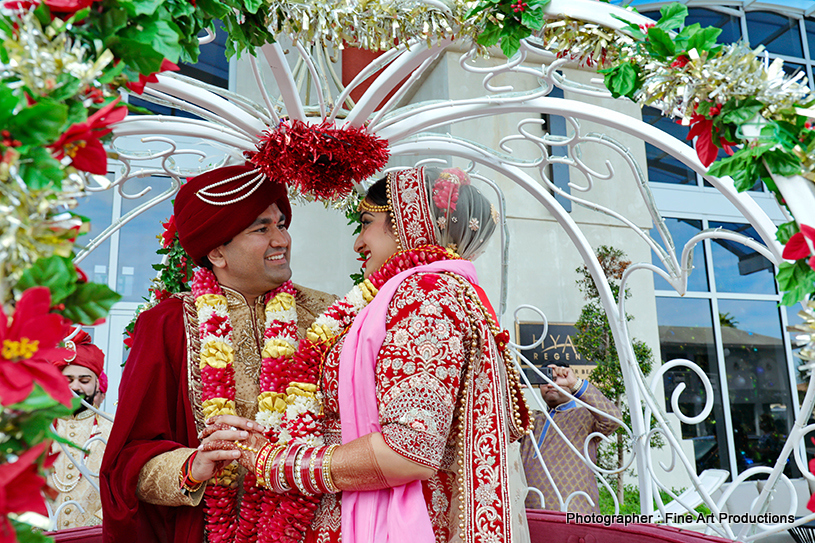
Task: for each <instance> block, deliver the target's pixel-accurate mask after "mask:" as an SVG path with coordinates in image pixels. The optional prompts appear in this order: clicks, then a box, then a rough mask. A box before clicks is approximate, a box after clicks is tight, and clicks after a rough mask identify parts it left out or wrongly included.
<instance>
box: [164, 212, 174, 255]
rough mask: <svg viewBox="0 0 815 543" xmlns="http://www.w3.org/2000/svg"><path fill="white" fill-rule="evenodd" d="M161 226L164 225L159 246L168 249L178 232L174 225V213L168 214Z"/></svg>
mask: <svg viewBox="0 0 815 543" xmlns="http://www.w3.org/2000/svg"><path fill="white" fill-rule="evenodd" d="M161 226H163V227H164V232H162V234H161V246H162V247H164V248H165V249H169V248H170V247H171V246H172V245H173V241H174V240H175V235H176V233H177V232H178V229H177V228H176V226H175V215H170V218H169V219H167V222H163V223H161Z"/></svg>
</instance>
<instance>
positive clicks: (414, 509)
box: [339, 260, 478, 543]
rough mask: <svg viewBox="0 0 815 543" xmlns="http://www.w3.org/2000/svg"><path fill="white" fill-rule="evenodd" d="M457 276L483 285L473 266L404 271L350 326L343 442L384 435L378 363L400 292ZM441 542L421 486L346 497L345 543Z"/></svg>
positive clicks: (342, 386)
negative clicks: (412, 280) (413, 280)
mask: <svg viewBox="0 0 815 543" xmlns="http://www.w3.org/2000/svg"><path fill="white" fill-rule="evenodd" d="M444 272H452V273H455V274H457V275H460V276H462V277H464V278H465V279H467V280H468V281H469V282H470V283H472V284H474V285H475V284H477V283H478V278H477V276H476V273H475V267H474V266H473V263H472V262H470V261H468V260H442V261H439V262H434V263H432V264H426V265H423V266H417V267H415V268H411V269H409V270H406V271H403V272H401V273H399V274H397V275H396V276H394V277H393V278H391V279H390V280H389V281H388V282H387V283H385V284H384V285H383V286H382V288H381V289H380V290H379V293H378V294H377V295H376V297H375V298H374V299H373V301H372V302H371V303H370V304H368V306H367V307H365V308H364V309H363V310H362V311H360V313H359V315H358V316H357V318H356V319H354V324H353V325H352V326H351V330H350V331H349V332H348V335H347V336H346V338H345V344H344V345H343V348H342V352H341V353H340V365H339V404H340V423H341V425H342V442H343V443H348V442H349V441H352V440H354V439H357V438H358V437H362V436H364V435H367V434H369V433H371V432H380V431H381V430H382V428H381V426H380V425H379V409H378V407H377V402H376V358H377V355H378V354H379V350H380V348H381V347H382V342H383V341H384V340H385V334H386V331H385V320H386V316H387V310H388V305H389V304H390V301H391V299H392V298H393V295H394V293H395V292H396V289H397V288H399V285H401V284H402V282H403V281H404V280H405V279H406V278H407V277H409V276H411V275H413V274H415V273H444ZM435 540H436V537H435V535H434V532H433V526H432V525H431V523H430V517H429V516H428V513H427V504H426V503H425V499H424V495H423V493H422V483H421V481H413V482H412V483H408V484H406V485H402V486H398V487H394V488H385V489H382V490H372V491H364V492H352V491H344V492H343V493H342V541H343V543H370V542H372V541H376V542H377V543H432V542H434V541H435Z"/></svg>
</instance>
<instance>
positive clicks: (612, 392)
mask: <svg viewBox="0 0 815 543" xmlns="http://www.w3.org/2000/svg"><path fill="white" fill-rule="evenodd" d="M597 259H598V260H599V262H600V266H601V268H602V269H603V273H604V274H605V276H606V278H607V279H608V283H609V286H610V287H611V292H612V293H613V294H614V299H615V301H618V300H619V296H620V281H621V280H622V277H623V273H624V272H625V270H626V268H628V266H630V265H631V261H630V260H627V259H626V255H625V253H624V252H623V251H621V250H619V249H615V248H614V247H609V246H607V245H603V246H601V247H600V248H599V249H598V250H597ZM575 271H576V273H577V274H578V276H579V279H577V287H578V288H579V289H580V291H581V292H582V293H583V296H584V298H585V299H586V305H584V306H583V309H582V310H581V312H580V318H579V319H578V320H577V322H576V323H575V328H577V334H576V335H575V337H574V344H575V347H576V348H577V350H578V352H580V354H581V356H582V357H583V358H584V359H585V360H589V361H592V362H594V363H596V364H597V367H595V368H594V370H592V372H591V375H590V376H589V379H590V380H591V382H592V383H593V384H594V385H595V386H596V387H597V388H598V389H599V390H600V391H601V392H602V393H603V394H604V395H605V396H606V397H607V398H608V399H610V400H612V401H613V402H614V403H615V404H616V405H617V407H619V408H620V411H621V412H622V414H623V420H624V421H625V422H626V424H627V425H629V426H630V425H631V411H630V409H629V407H628V403H627V402H624V401H623V400H624V396H625V383H624V381H623V373H622V369H621V367H620V358H619V356H618V354H617V346H616V345H615V344H614V337H613V336H612V334H611V327H610V326H609V323H608V317H607V316H606V312H605V310H604V309H603V305H602V303H601V301H600V292H599V291H598V290H597V285H596V284H595V283H594V279H592V276H591V273H589V269H588V268H587V267H586V266H585V265H583V266H581V267H579V268H577V269H576V270H575ZM624 295H625V297H626V298H628V297H629V296H630V292H628V290H627V289H626V291H625V293H624ZM625 318H626V320H627V321H630V320H631V319H632V318H633V317H631V316H630V315H628V314H626V316H625ZM632 344H633V347H634V356H635V357H636V359H637V363H638V364H639V367H640V369H641V370H642V373H643V374H644V375H648V374H649V373H650V372H651V366H652V362H653V355H652V352H651V349H650V347H648V345H646V344H645V343H644V342H642V341H638V340H636V339H634V340H632ZM615 433H616V436H617V439H616V441H615V442H614V443H612V444H603V445H602V446H601V447H600V449H599V451H598V463H599V465H600V466H601V467H603V468H604V469H619V468H622V466H623V461H624V455H625V453H626V452H630V450H631V445H630V442H629V441H628V439H627V435H626V433H625V430H624V429H623V428H618V429H617V431H616V432H615ZM651 446H652V447H661V446H662V441H661V440H660V439H659V438H658V437H655V438H654V439H652V441H651ZM615 486H616V488H617V498H618V500H619V502H620V503H623V502H624V495H623V489H624V485H623V473H622V471H621V472H619V473H618V474H617V481H616V485H615Z"/></svg>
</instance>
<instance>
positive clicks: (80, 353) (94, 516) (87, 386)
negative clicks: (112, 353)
mask: <svg viewBox="0 0 815 543" xmlns="http://www.w3.org/2000/svg"><path fill="white" fill-rule="evenodd" d="M65 345H66V347H68V348H69V349H72V350H73V351H74V353H75V354H74V355H72V356H70V357H68V358H67V359H65V360H55V361H54V365H55V366H56V367H57V368H59V369H60V370H61V371H62V374H63V375H64V376H65V377H66V378H67V379H68V385H69V386H70V387H71V390H73V391H74V392H75V393H76V394H77V395H78V396H79V397H80V398H82V399H83V400H84V401H85V402H87V403H88V404H91V405H93V406H94V407H99V405H100V404H101V403H102V400H103V399H104V397H105V392H107V376H106V375H105V372H104V368H105V355H104V353H103V352H102V351H101V349H99V347H97V346H96V345H93V344H92V343H91V337H90V336H89V335H88V334H87V333H85V332H84V331H82V330H75V331H74V333H73V334H72V335H71V336H68V338H66V340H65ZM112 425H113V423H112V422H110V420H108V419H107V418H105V417H104V416H103V415H99V414H98V413H96V412H95V411H93V410H92V409H88V408H87V406H86V405H84V404H83V405H82V406H81V407H80V408H79V409H77V411H76V412H74V414H73V416H71V417H66V418H61V419H57V420H56V422H55V426H56V432H57V434H59V435H60V436H62V437H64V438H65V439H67V440H69V441H71V442H73V443H75V444H76V445H77V446H79V447H82V448H83V449H86V450H87V451H88V454H85V453H84V452H83V451H82V450H80V449H78V448H73V447H68V446H66V447H65V448H62V447H60V445H59V444H58V443H54V445H53V446H52V448H51V452H52V453H61V454H60V455H59V456H58V457H57V460H56V462H55V463H54V472H53V473H52V474H51V475H50V476H49V484H50V485H51V487H53V488H55V489H56V490H57V491H58V492H59V495H58V496H57V498H56V499H55V500H49V504H48V505H49V507H50V508H51V511H52V512H54V513H56V512H57V510H58V509H59V507H60V506H61V505H62V504H63V503H65V502H70V501H75V502H77V503H78V504H79V505H80V506H81V507H78V506H77V505H76V504H67V505H65V506H64V507H62V509H61V510H59V515H58V516H57V519H56V521H57V523H56V527H57V529H59V530H63V529H65V528H75V527H77V526H95V525H97V524H101V523H102V502H101V501H100V498H99V490H98V486H99V467H100V465H101V464H102V456H103V455H104V452H105V444H106V443H107V440H108V437H109V436H110V430H111V426H112Z"/></svg>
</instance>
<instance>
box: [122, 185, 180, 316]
mask: <svg viewBox="0 0 815 543" xmlns="http://www.w3.org/2000/svg"><path fill="white" fill-rule="evenodd" d="M169 186H170V183H169V180H168V179H167V178H161V177H152V178H148V179H131V180H130V181H128V182H127V184H126V186H125V189H126V191H127V193H128V194H136V193H138V192H140V191H141V190H143V189H145V188H147V187H152V188H153V190H151V191H150V192H149V193H147V194H146V195H145V196H143V197H141V198H139V199H137V200H132V199H127V198H123V199H122V215H124V214H125V213H127V212H128V211H130V210H131V209H134V208H135V207H137V206H139V205H141V204H143V203H145V202H146V201H148V200H149V198H153V197H155V196H157V195H158V194H160V193H161V192H163V191H165V190H167V188H169ZM172 214H173V208H172V205H171V204H170V200H169V199H168V200H164V201H163V202H161V203H160V204H158V205H156V206H154V207H151V208H150V209H148V210H146V211H144V212H143V213H141V214H140V215H139V216H138V217H136V218H135V219H134V220H132V221H131V222H129V223H127V224H126V225H124V226H123V227H122V229H121V230H120V237H119V265H118V273H117V284H116V287H117V288H116V290H117V291H118V292H119V294H121V295H122V301H123V302H142V301H143V298H145V297H147V289H148V288H150V283H151V281H152V279H153V278H154V277H155V276H156V271H155V270H153V267H152V265H153V264H158V263H160V262H161V255H157V254H156V251H157V250H158V249H159V247H160V246H159V241H158V240H157V239H156V236H159V235H161V233H162V231H163V229H162V226H161V223H162V222H164V221H166V220H167V219H169V218H170V215H172Z"/></svg>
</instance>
